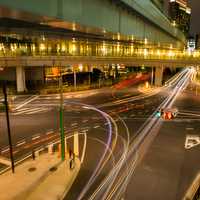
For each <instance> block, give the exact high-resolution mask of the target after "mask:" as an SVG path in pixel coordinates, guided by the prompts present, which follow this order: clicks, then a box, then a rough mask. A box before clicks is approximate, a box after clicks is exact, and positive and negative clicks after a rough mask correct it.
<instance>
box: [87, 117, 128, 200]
mask: <svg viewBox="0 0 200 200" xmlns="http://www.w3.org/2000/svg"><path fill="white" fill-rule="evenodd" d="M118 119H119V120H120V121H121V122H122V124H123V126H124V127H125V129H126V133H127V142H125V139H123V140H124V146H125V147H126V148H124V153H123V154H122V156H121V158H120V160H119V161H118V163H116V165H115V167H114V168H113V169H112V170H111V171H110V173H109V175H108V176H107V177H106V178H105V179H104V180H103V181H102V182H101V184H100V185H99V187H98V188H97V189H96V190H95V192H94V193H93V194H92V196H91V197H90V199H89V200H92V199H94V198H96V196H97V195H101V194H99V193H100V192H101V193H103V192H104V190H105V189H104V187H107V189H106V193H108V192H109V190H110V187H111V186H112V183H113V182H114V181H115V179H116V177H117V175H118V173H119V171H120V169H121V167H122V165H123V164H124V160H125V159H126V156H127V153H128V148H129V141H130V133H129V130H128V127H127V126H126V124H125V122H124V120H122V119H121V118H120V117H119V116H118ZM119 137H121V136H119ZM127 175H128V171H127ZM103 194H104V195H105V193H103ZM101 199H103V197H102V198H101Z"/></svg>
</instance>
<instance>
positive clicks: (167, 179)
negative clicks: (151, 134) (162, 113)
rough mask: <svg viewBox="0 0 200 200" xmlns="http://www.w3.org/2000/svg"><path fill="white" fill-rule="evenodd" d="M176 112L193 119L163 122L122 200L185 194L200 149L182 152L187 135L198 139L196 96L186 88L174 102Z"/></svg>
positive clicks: (173, 198) (199, 101) (171, 199)
mask: <svg viewBox="0 0 200 200" xmlns="http://www.w3.org/2000/svg"><path fill="white" fill-rule="evenodd" d="M174 106H175V107H177V108H178V110H179V111H180V112H189V113H191V114H196V115H197V116H194V115H189V114H188V115H187V116H186V115H183V114H180V115H178V116H177V119H175V120H173V121H167V122H164V123H163V125H162V127H161V129H160V131H159V135H158V136H157V138H156V139H155V141H154V142H153V144H152V145H151V147H150V148H149V150H148V153H147V154H146V156H145V157H144V159H143V161H142V162H141V164H140V165H139V166H138V167H137V168H136V171H135V173H134V175H133V178H132V179H131V181H130V183H129V185H128V187H127V190H126V192H125V195H124V199H128V200H129V199H130V200H131V199H136V200H146V199H149V200H154V199H158V200H178V199H182V198H183V197H184V195H185V194H186V192H187V190H188V188H189V186H190V185H191V184H192V182H193V180H194V179H195V177H196V176H197V174H198V173H199V169H200V167H199V166H200V157H199V151H200V146H199V145H198V146H195V147H193V148H191V149H186V148H185V141H186V137H187V135H197V136H200V126H199V122H200V116H198V115H199V114H200V96H199V94H198V96H196V94H195V92H194V91H191V90H190V87H188V89H187V90H186V91H185V92H184V93H183V94H182V95H181V96H179V98H178V99H177V101H176V102H175V105H174Z"/></svg>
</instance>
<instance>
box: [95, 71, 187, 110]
mask: <svg viewBox="0 0 200 200" xmlns="http://www.w3.org/2000/svg"><path fill="white" fill-rule="evenodd" d="M187 71H188V69H187V68H186V69H184V70H182V71H181V72H180V73H179V74H178V75H176V76H175V77H172V78H171V80H170V81H168V85H167V86H163V87H160V88H158V89H155V90H154V91H150V92H148V93H146V94H142V95H138V96H134V97H128V98H125V99H122V100H117V101H113V102H109V103H105V104H102V105H98V106H97V108H104V107H109V106H116V105H120V104H124V103H128V102H132V101H136V100H141V99H144V98H147V97H150V96H153V95H156V94H158V93H159V92H160V91H162V90H163V89H168V88H170V87H171V86H173V85H175V84H176V83H177V81H178V80H179V78H180V77H181V76H183V75H184V74H185V73H186V72H187Z"/></svg>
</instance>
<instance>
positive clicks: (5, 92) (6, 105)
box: [3, 82, 15, 173]
mask: <svg viewBox="0 0 200 200" xmlns="http://www.w3.org/2000/svg"><path fill="white" fill-rule="evenodd" d="M3 94H4V104H5V108H6V121H7V130H8V142H9V148H10V159H11V168H12V173H15V164H14V157H13V148H12V139H11V133H10V119H9V107H8V97H7V85H6V82H4V83H3Z"/></svg>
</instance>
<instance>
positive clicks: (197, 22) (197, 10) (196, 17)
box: [189, 0, 200, 34]
mask: <svg viewBox="0 0 200 200" xmlns="http://www.w3.org/2000/svg"><path fill="white" fill-rule="evenodd" d="M189 3H190V5H191V7H192V21H191V31H190V32H191V34H196V33H200V0H189Z"/></svg>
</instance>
